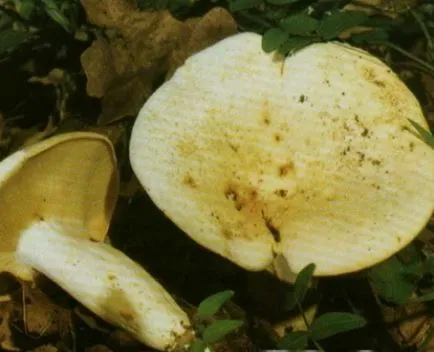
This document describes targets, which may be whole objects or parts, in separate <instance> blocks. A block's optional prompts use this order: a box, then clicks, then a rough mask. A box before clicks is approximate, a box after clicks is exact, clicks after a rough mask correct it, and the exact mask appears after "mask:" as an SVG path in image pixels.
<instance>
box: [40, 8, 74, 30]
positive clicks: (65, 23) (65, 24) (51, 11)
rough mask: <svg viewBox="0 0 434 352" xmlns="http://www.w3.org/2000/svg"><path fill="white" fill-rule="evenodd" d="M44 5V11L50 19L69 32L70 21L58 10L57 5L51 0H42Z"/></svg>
mask: <svg viewBox="0 0 434 352" xmlns="http://www.w3.org/2000/svg"><path fill="white" fill-rule="evenodd" d="M42 2H43V4H44V5H45V12H46V13H47V15H48V16H49V17H51V19H52V20H53V21H54V22H56V23H57V24H58V25H60V26H61V27H62V28H63V29H64V30H65V31H67V32H71V31H72V29H71V23H70V22H69V20H68V19H67V18H66V17H65V15H64V14H63V13H62V12H61V11H60V9H59V7H58V6H57V4H56V3H55V2H54V1H53V0H42Z"/></svg>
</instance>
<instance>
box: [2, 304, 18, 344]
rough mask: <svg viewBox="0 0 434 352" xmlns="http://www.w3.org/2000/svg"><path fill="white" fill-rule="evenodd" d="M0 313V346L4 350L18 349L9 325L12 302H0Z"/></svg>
mask: <svg viewBox="0 0 434 352" xmlns="http://www.w3.org/2000/svg"><path fill="white" fill-rule="evenodd" d="M0 307H1V308H0V315H1V317H2V320H1V323H0V347H1V348H2V350H4V351H19V350H20V349H19V348H18V347H16V346H15V343H14V341H13V339H12V331H11V327H10V320H11V312H12V309H13V304H12V302H8V303H6V304H2V305H1V306H0Z"/></svg>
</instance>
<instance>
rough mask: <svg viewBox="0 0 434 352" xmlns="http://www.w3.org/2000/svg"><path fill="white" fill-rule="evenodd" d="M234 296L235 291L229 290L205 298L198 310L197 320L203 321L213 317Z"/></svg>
mask: <svg viewBox="0 0 434 352" xmlns="http://www.w3.org/2000/svg"><path fill="white" fill-rule="evenodd" d="M233 295H234V291H231V290H227V291H222V292H219V293H216V294H214V295H212V296H209V297H208V298H205V299H204V300H203V301H202V302H201V303H200V304H199V307H198V308H197V312H196V318H198V319H203V318H208V317H211V316H213V315H214V314H216V313H217V312H218V311H219V309H220V308H221V307H222V306H223V305H224V304H225V303H226V302H227V301H229V300H230V299H231V298H232V297H233Z"/></svg>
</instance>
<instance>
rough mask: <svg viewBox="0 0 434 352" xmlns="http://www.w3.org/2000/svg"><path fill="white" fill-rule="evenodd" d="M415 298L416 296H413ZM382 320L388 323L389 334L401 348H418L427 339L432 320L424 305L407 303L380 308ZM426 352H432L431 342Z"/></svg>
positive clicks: (433, 347)
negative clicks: (389, 326) (389, 325)
mask: <svg viewBox="0 0 434 352" xmlns="http://www.w3.org/2000/svg"><path fill="white" fill-rule="evenodd" d="M413 298H416V295H413ZM382 312H383V316H384V319H385V321H386V322H387V323H390V324H391V326H392V328H391V329H390V333H391V335H392V337H393V339H394V341H395V342H396V343H398V344H399V345H400V346H401V347H410V346H412V347H419V346H421V344H422V343H423V342H424V341H425V340H426V338H427V337H428V334H429V331H430V329H431V328H432V327H433V322H434V320H433V318H432V317H431V316H430V314H429V311H428V310H427V307H426V305H425V304H422V303H409V304H405V305H402V306H399V307H386V306H383V307H382ZM426 352H434V341H432V342H431V343H430V344H429V346H428V348H427V349H426Z"/></svg>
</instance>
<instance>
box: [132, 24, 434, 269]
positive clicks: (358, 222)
mask: <svg viewBox="0 0 434 352" xmlns="http://www.w3.org/2000/svg"><path fill="white" fill-rule="evenodd" d="M408 119H412V120H414V121H416V122H417V123H419V124H420V125H422V126H424V127H427V124H426V121H425V119H424V116H423V113H422V111H421V108H420V105H419V103H418V101H417V99H416V98H415V97H414V96H413V94H412V93H411V92H410V91H409V90H408V88H407V87H406V86H405V85H404V83H403V82H401V80H400V79H399V78H398V77H397V76H396V75H395V74H394V73H392V72H391V69H390V68H389V67H387V66H386V65H385V64H383V63H382V62H381V61H380V60H378V59H377V58H375V57H373V56H372V55H370V54H368V53H367V52H365V51H362V50H360V49H356V48H354V47H351V46H349V45H344V44H339V43H320V44H314V45H311V46H309V47H307V48H304V49H302V50H300V51H299V52H297V53H296V54H295V55H293V56H291V57H289V58H286V59H285V60H284V61H279V60H276V59H275V55H273V54H266V53H264V52H263V51H262V49H261V37H260V36H259V35H256V34H252V33H243V34H237V35H235V36H232V37H230V38H227V39H225V40H223V41H221V42H219V43H217V44H216V45H214V46H212V47H210V48H207V49H206V50H204V51H202V52H200V53H198V54H196V55H194V56H192V57H191V58H190V59H188V60H187V61H186V63H185V64H184V65H183V66H182V67H180V68H179V69H178V70H177V71H176V73H175V74H174V76H173V77H172V78H171V79H170V80H169V81H168V82H166V83H165V84H163V85H162V86H161V87H160V88H159V89H158V90H157V91H156V92H155V93H154V94H153V96H152V97H151V98H150V99H149V100H148V101H147V102H146V104H145V105H144V106H143V108H142V110H141V111H140V113H139V116H138V118H137V120H136V122H135V125H134V128H133V132H132V138H131V144H130V158H131V163H132V167H133V170H134V172H135V173H136V175H137V177H138V179H139V181H140V182H141V184H142V185H143V186H144V188H145V190H146V191H147V193H148V194H149V195H150V197H151V198H152V200H153V201H154V202H155V203H156V205H157V206H158V207H159V208H160V209H161V210H162V211H163V212H164V213H165V214H166V215H167V216H168V217H169V218H170V219H171V220H172V221H173V222H174V223H176V224H177V225H178V226H179V227H180V228H181V229H182V230H183V231H185V232H186V233H187V234H188V235H189V236H190V237H191V238H193V239H194V240H195V241H197V242H198V243H199V244H201V245H203V246H205V247H207V248H209V249H210V250H212V251H214V252H216V253H219V254H220V255H222V256H224V257H226V258H228V259H230V260H231V261H233V262H235V263H237V264H238V265H240V266H242V267H244V268H246V269H249V270H261V269H265V268H267V267H268V266H269V265H271V264H272V262H273V260H274V258H276V257H280V256H283V257H284V258H285V259H286V261H287V262H288V265H289V267H290V269H291V270H293V271H294V272H298V271H300V270H301V269H302V268H303V267H304V266H305V265H307V264H309V263H311V262H313V263H315V264H316V271H315V274H316V275H336V274H341V273H348V272H353V271H356V270H360V269H363V268H365V267H368V266H371V265H374V264H376V263H377V262H379V261H382V260H384V259H386V258H387V257H389V256H391V255H393V254H394V253H395V252H397V251H398V250H399V249H401V248H403V247H404V246H405V245H406V244H408V243H409V242H410V241H412V240H413V239H414V238H415V236H416V235H417V234H418V233H419V231H420V230H421V229H422V228H423V227H424V225H425V224H426V222H427V221H428V218H429V217H430V215H431V213H432V211H433V209H434V152H433V151H432V150H431V149H430V148H429V147H428V146H427V145H425V143H424V142H422V141H421V140H420V139H419V138H418V137H416V136H415V134H414V133H412V131H413V128H412V127H411V124H410V123H409V121H408Z"/></svg>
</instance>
